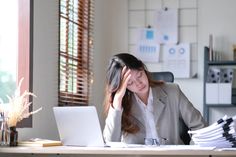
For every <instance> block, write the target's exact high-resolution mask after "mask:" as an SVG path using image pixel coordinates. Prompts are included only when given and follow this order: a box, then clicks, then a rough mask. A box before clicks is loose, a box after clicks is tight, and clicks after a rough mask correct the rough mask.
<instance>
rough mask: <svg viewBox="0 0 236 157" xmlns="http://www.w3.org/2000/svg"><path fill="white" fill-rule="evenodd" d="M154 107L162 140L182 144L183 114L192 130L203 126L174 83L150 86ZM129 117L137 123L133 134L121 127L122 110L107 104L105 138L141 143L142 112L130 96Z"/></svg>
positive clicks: (189, 103) (197, 114) (142, 130)
mask: <svg viewBox="0 0 236 157" xmlns="http://www.w3.org/2000/svg"><path fill="white" fill-rule="evenodd" d="M152 92H153V103H154V104H153V110H154V119H155V123H156V130H157V133H158V136H159V138H166V139H167V141H165V144H183V141H182V140H181V138H180V130H179V119H180V118H182V119H183V121H184V122H185V124H186V125H187V126H188V127H189V129H191V130H196V129H200V128H203V127H205V126H206V124H205V121H204V119H203V117H202V116H201V113H200V112H199V111H198V110H197V109H196V108H194V106H193V105H192V103H191V102H190V101H189V100H188V99H187V97H186V96H185V95H184V94H183V92H182V91H181V90H180V88H179V86H178V85H177V84H174V83H165V84H163V85H159V86H156V87H154V88H152ZM131 111H132V112H131V115H132V118H133V119H134V120H135V122H136V123H137V124H138V126H139V127H140V131H139V132H138V133H135V134H127V133H125V132H122V131H121V117H122V111H119V110H115V109H113V108H112V107H110V109H109V112H108V115H107V118H106V124H105V127H104V130H103V136H104V139H105V141H112V142H115V141H122V142H125V143H129V144H144V138H145V135H146V133H145V125H144V120H143V119H142V116H139V115H140V114H141V113H142V112H141V110H140V108H139V107H138V105H137V102H136V100H135V99H133V105H132V109H131Z"/></svg>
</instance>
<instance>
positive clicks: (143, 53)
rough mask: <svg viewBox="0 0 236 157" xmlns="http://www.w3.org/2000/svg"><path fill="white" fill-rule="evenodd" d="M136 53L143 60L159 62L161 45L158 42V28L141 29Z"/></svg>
mask: <svg viewBox="0 0 236 157" xmlns="http://www.w3.org/2000/svg"><path fill="white" fill-rule="evenodd" d="M137 33H138V34H139V38H138V39H137V44H136V52H135V55H136V56H137V57H138V58H139V59H141V60H142V61H143V62H152V63H157V62H159V53H160V45H159V44H157V39H156V30H155V29H151V28H143V29H139V30H138V32H137Z"/></svg>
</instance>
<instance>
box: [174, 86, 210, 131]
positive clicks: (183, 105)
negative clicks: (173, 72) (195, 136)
mask: <svg viewBox="0 0 236 157" xmlns="http://www.w3.org/2000/svg"><path fill="white" fill-rule="evenodd" d="M177 88H178V94H179V112H180V115H181V117H182V119H183V121H184V123H185V124H186V125H187V126H188V128H189V129H190V130H197V129H200V128H203V127H205V126H206V122H205V120H204V119H203V117H202V115H201V113H200V112H199V111H198V110H197V109H196V108H195V107H194V106H193V104H192V103H191V102H190V101H189V100H188V98H187V97H186V96H185V95H184V93H183V92H182V91H181V89H180V88H179V86H178V85H177Z"/></svg>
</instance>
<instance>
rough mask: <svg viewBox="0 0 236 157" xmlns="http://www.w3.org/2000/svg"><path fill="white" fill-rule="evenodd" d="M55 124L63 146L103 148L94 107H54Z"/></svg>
mask: <svg viewBox="0 0 236 157" xmlns="http://www.w3.org/2000/svg"><path fill="white" fill-rule="evenodd" d="M53 111H54V115H55V119H56V124H57V128H58V132H59V136H60V140H61V141H62V144H63V145H65V146H82V147H85V146H86V147H87V146H96V147H97V146H98V147H100V146H105V144H104V140H103V136H102V131H101V126H100V123H99V119H98V114H97V110H96V108H95V106H80V107H72V106H70V107H54V108H53Z"/></svg>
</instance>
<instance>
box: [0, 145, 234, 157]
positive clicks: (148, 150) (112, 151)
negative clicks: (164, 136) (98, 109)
mask: <svg viewBox="0 0 236 157" xmlns="http://www.w3.org/2000/svg"><path fill="white" fill-rule="evenodd" d="M3 153H6V154H62V155H66V154H74V155H85V154H90V155H92V154H93V155H95V154H96V155H99V154H100V155H144V156H148V155H169V156H171V155H182V156H183V155H188V156H190V155H195V156H198V155H199V156H202V155H218V156H230V155H236V149H235V150H220V149H212V150H210V149H202V150H201V149H198V150H197V149H193V150H190V149H179V150H178V149H174V148H170V149H168V148H159V147H145V148H143V147H142V148H141V147H140V148H109V147H68V146H56V147H0V154H3Z"/></svg>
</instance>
